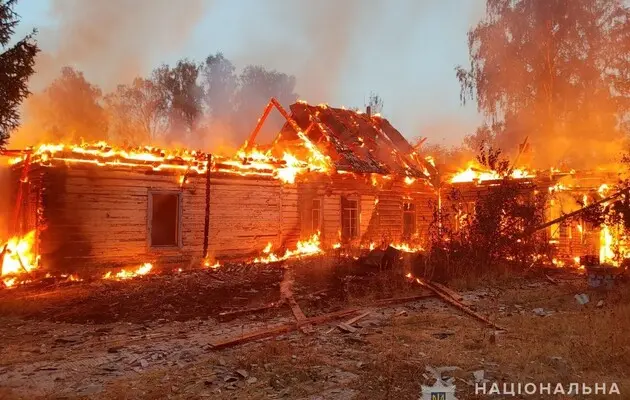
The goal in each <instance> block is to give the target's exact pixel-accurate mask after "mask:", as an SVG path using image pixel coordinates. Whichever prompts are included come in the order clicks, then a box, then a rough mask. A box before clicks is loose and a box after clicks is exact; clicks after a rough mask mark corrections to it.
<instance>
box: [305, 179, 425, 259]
mask: <svg viewBox="0 0 630 400" xmlns="http://www.w3.org/2000/svg"><path fill="white" fill-rule="evenodd" d="M298 190H299V195H300V198H301V199H303V200H304V201H303V202H301V203H300V204H301V211H300V214H301V215H302V221H303V224H302V231H303V233H306V232H309V231H310V229H311V226H312V225H311V223H312V222H311V217H310V212H311V204H312V199H313V198H320V199H321V200H322V208H323V209H322V241H323V242H324V244H325V245H326V246H332V245H333V244H335V243H337V242H340V234H341V198H342V196H350V197H355V198H358V200H359V238H358V239H357V240H355V241H353V242H357V243H359V244H366V243H370V242H380V241H382V240H389V241H400V240H401V239H402V234H403V203H404V202H411V203H413V204H414V205H415V206H416V236H417V237H416V241H419V242H423V244H424V243H425V242H427V241H428V232H429V226H430V225H431V223H432V221H433V212H434V207H435V206H436V204H437V194H436V193H435V191H434V190H433V189H432V188H430V187H428V186H423V185H415V186H411V187H409V186H407V185H405V184H403V183H402V182H392V183H390V184H389V185H387V186H386V187H382V186H378V187H375V186H373V185H372V184H371V183H369V180H368V182H367V183H366V182H364V181H363V180H361V179H359V178H356V177H354V176H341V177H339V176H333V177H332V178H330V179H327V180H323V181H317V182H308V183H304V184H301V185H300V186H299V189H298Z"/></svg>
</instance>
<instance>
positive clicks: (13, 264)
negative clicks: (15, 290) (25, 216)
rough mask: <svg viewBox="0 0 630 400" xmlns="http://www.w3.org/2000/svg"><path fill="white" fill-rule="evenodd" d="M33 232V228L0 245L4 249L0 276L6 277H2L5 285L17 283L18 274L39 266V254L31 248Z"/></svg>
mask: <svg viewBox="0 0 630 400" xmlns="http://www.w3.org/2000/svg"><path fill="white" fill-rule="evenodd" d="M35 233H36V232H35V231H34V230H33V231H30V232H29V233H27V234H26V235H24V236H22V237H19V236H14V237H12V238H11V239H9V240H8V241H7V242H6V243H5V244H4V245H3V246H2V247H0V250H2V249H4V257H2V273H1V274H0V276H3V277H7V278H5V279H4V284H5V286H7V287H10V286H14V285H15V284H16V283H18V280H17V279H16V277H17V276H18V275H21V274H28V273H30V272H31V271H33V270H34V269H36V268H37V267H38V266H39V256H38V255H36V254H35V252H34V249H33V247H34V245H35Z"/></svg>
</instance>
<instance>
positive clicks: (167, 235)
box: [150, 193, 180, 246]
mask: <svg viewBox="0 0 630 400" xmlns="http://www.w3.org/2000/svg"><path fill="white" fill-rule="evenodd" d="M150 196H151V246H178V245H179V240H178V239H179V222H180V215H179V194H177V193H151V194H150Z"/></svg>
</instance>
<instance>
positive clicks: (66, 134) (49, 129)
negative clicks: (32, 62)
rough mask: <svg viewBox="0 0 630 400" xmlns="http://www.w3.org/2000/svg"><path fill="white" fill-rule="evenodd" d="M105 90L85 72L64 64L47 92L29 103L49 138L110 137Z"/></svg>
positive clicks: (87, 139) (36, 119) (76, 140)
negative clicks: (103, 99) (91, 80)
mask: <svg viewBox="0 0 630 400" xmlns="http://www.w3.org/2000/svg"><path fill="white" fill-rule="evenodd" d="M101 100H102V93H101V90H100V89H99V88H98V87H97V86H95V85H92V84H91V83H90V82H88V81H87V80H86V79H85V77H84V76H83V73H82V72H80V71H77V70H75V69H73V68H71V67H64V68H62V70H61V76H60V77H59V78H57V79H55V80H54V81H53V82H52V83H51V84H50V86H48V87H47V88H46V89H45V90H44V91H43V93H41V94H39V95H36V96H33V98H32V99H29V102H28V104H27V106H28V111H29V114H31V118H32V119H33V120H34V121H32V122H34V123H35V124H36V125H37V127H38V129H40V130H42V132H43V133H44V135H45V136H46V139H52V140H64V141H68V142H72V143H79V142H81V141H86V142H92V141H97V140H105V139H107V115H106V113H105V110H104V109H103V107H102V106H101Z"/></svg>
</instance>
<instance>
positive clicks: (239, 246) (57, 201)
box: [25, 166, 300, 273]
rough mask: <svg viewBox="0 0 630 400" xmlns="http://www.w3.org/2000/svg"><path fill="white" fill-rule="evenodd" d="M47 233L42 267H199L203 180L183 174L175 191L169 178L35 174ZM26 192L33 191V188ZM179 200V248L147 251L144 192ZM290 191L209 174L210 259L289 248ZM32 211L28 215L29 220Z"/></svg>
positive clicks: (293, 216) (293, 205) (295, 227)
mask: <svg viewBox="0 0 630 400" xmlns="http://www.w3.org/2000/svg"><path fill="white" fill-rule="evenodd" d="M31 175H32V178H33V179H36V177H37V176H38V175H39V176H41V191H40V189H39V188H38V190H37V191H32V193H39V194H38V195H36V196H35V197H32V199H31V202H32V203H33V204H36V203H37V202H38V201H40V202H41V210H42V218H41V219H42V221H44V222H45V224H46V229H44V230H42V232H41V235H40V254H41V256H42V260H43V263H44V266H45V267H47V268H50V269H51V270H55V271H62V272H77V273H85V272H86V271H94V270H100V269H107V270H109V269H112V268H117V267H133V266H139V265H141V264H142V263H145V262H152V263H155V264H156V265H157V266H160V267H166V266H188V265H191V264H192V265H198V263H200V262H201V259H202V256H203V254H202V252H203V239H204V219H205V209H206V207H205V206H206V186H205V185H206V183H205V176H196V175H193V176H189V177H188V178H187V181H186V183H185V184H183V185H180V183H179V176H177V175H176V174H174V173H162V172H143V171H125V170H114V169H110V168H107V169H106V168H101V167H76V166H72V167H71V168H38V169H36V170H34V171H33V172H32V174H31ZM32 186H33V185H32ZM151 191H168V192H173V193H179V194H180V196H181V225H180V230H181V243H180V246H175V247H159V248H156V247H151V246H150V244H149V243H150V241H149V235H150V233H149V232H150V231H149V218H150V216H149V193H150V192H151ZM297 201H298V199H297V190H296V188H295V187H285V188H283V187H282V186H281V184H280V183H279V182H278V181H275V180H272V179H265V178H252V177H240V176H235V175H225V174H221V175H214V174H212V175H211V178H210V227H209V228H210V229H209V235H208V239H209V240H208V242H209V245H208V253H209V256H211V257H215V258H218V259H224V258H228V257H229V258H238V257H248V256H252V255H258V254H259V253H260V251H261V250H262V249H263V248H264V247H265V246H266V245H267V243H268V242H272V243H274V247H277V246H281V245H291V244H292V243H293V242H294V241H296V240H297V239H296V238H297V237H298V236H299V223H300V218H299V215H298V213H297ZM34 210H35V208H31V209H29V212H28V213H27V214H28V216H26V217H25V218H27V219H31V218H33V216H34V215H35V214H34Z"/></svg>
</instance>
